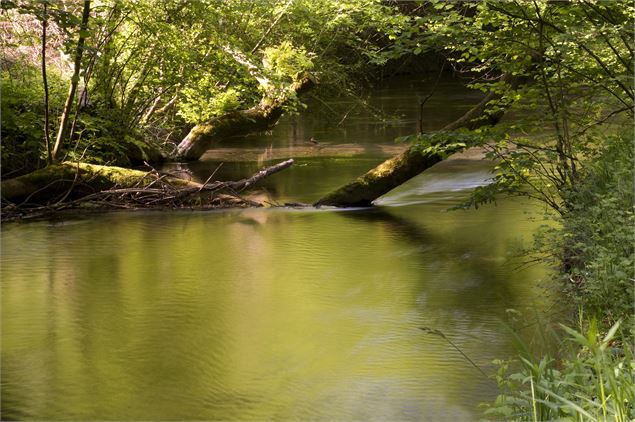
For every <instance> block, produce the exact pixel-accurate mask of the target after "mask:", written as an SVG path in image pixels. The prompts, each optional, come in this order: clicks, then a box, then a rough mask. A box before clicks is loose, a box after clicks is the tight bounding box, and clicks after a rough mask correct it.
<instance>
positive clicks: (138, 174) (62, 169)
mask: <svg viewBox="0 0 635 422" xmlns="http://www.w3.org/2000/svg"><path fill="white" fill-rule="evenodd" d="M147 175H148V173H147V172H145V171H140V170H132V169H127V168H123V167H114V166H101V165H97V164H88V163H72V162H63V163H60V164H52V165H50V166H47V167H45V168H43V169H40V170H36V171H34V172H31V173H28V174H25V175H23V176H19V177H16V178H14V179H9V180H3V181H2V183H1V185H0V196H2V199H3V200H5V201H9V202H13V203H19V202H28V203H32V204H44V203H47V202H50V201H54V200H61V199H62V198H65V197H67V198H74V197H78V196H83V195H88V194H91V193H94V192H99V191H102V190H105V189H110V188H112V187H114V186H119V187H130V186H135V185H139V184H140V182H141V184H143V180H144V178H145V177H146V176H147ZM151 180H152V179H148V182H147V183H150V182H151ZM170 183H173V184H175V185H179V186H188V185H189V184H193V183H192V182H189V181H187V180H183V179H178V178H170Z"/></svg>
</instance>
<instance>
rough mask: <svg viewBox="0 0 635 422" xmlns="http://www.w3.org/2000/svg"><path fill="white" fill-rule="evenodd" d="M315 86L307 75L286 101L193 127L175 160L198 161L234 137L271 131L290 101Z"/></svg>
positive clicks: (262, 103) (264, 102)
mask: <svg viewBox="0 0 635 422" xmlns="http://www.w3.org/2000/svg"><path fill="white" fill-rule="evenodd" d="M315 83H316V82H315V79H314V78H313V77H312V76H311V75H309V74H305V75H303V76H302V77H301V78H300V79H298V81H296V82H294V83H293V84H292V85H291V86H290V87H289V89H288V95H286V96H284V97H283V98H279V99H275V100H274V99H270V98H263V99H262V101H260V104H258V105H257V106H255V107H253V108H250V109H248V110H241V111H236V112H233V113H228V114H224V115H222V116H218V117H216V118H213V119H211V120H210V121H208V122H206V123H202V124H199V125H196V126H194V127H193V128H192V130H190V132H189V133H188V134H187V136H186V137H185V138H184V139H183V140H182V141H181V142H180V143H179V145H178V146H177V147H176V150H175V152H174V157H172V158H174V159H177V160H188V161H192V160H198V159H199V158H201V156H202V155H203V154H204V153H205V151H207V150H208V149H210V148H211V146H212V145H213V144H214V143H216V142H219V141H221V140H223V139H227V138H230V137H232V136H242V135H247V134H249V133H253V132H261V131H265V130H268V129H270V128H271V127H273V126H274V125H275V124H276V123H277V122H278V119H279V118H280V116H282V114H283V112H284V106H285V104H286V103H287V102H288V101H289V99H290V98H291V97H292V96H293V95H299V94H302V93H304V92H306V91H308V90H309V89H311V88H312V87H313V86H314V85H315Z"/></svg>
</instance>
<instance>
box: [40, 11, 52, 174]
mask: <svg viewBox="0 0 635 422" xmlns="http://www.w3.org/2000/svg"><path fill="white" fill-rule="evenodd" d="M43 6H44V11H43V14H42V82H43V83H44V142H45V143H46V164H51V162H52V161H53V160H52V155H51V137H50V135H49V85H48V81H47V79H46V27H47V25H48V3H47V2H44V3H43Z"/></svg>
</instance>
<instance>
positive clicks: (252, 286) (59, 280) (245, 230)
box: [2, 203, 543, 420]
mask: <svg viewBox="0 0 635 422" xmlns="http://www.w3.org/2000/svg"><path fill="white" fill-rule="evenodd" d="M520 208H521V207H519V206H517V205H516V204H513V203H510V204H506V205H504V206H502V207H498V208H494V207H489V208H485V209H483V210H479V211H478V212H476V213H469V214H468V213H445V212H443V209H442V208H441V207H419V208H418V207H402V208H399V207H397V208H386V209H378V210H358V211H352V212H328V211H327V212H324V211H312V212H308V211H273V210H270V211H267V210H247V211H244V212H231V213H191V214H189V213H188V214H183V213H177V214H168V215H166V214H155V213H146V214H139V215H119V214H115V215H107V216H101V217H98V218H91V219H90V220H85V221H80V222H79V223H78V224H62V225H55V226H48V225H47V224H46V223H36V224H29V225H25V226H21V225H14V226H9V227H6V228H4V229H3V237H2V248H3V252H4V253H3V262H2V276H3V277H2V279H3V282H2V305H3V306H2V312H3V334H2V340H3V353H2V368H3V377H2V383H3V385H2V386H3V389H2V394H3V399H4V400H3V413H4V414H7V415H10V416H11V415H13V416H15V417H18V416H20V415H22V416H24V415H27V416H28V417H30V418H38V419H92V418H100V419H163V420H165V419H192V418H198V419H208V420H209V419H211V420H215V419H267V420H269V419H329V420H331V419H340V420H341V419H346V420H348V419H380V420H394V419H412V420H470V419H472V418H473V417H474V415H475V406H476V404H477V403H478V402H479V401H481V400H485V399H491V398H492V396H493V395H494V394H495V389H494V386H493V385H492V383H491V381H490V380H487V379H484V378H483V377H482V376H481V375H480V374H479V373H478V371H476V370H475V369H474V368H473V367H471V365H470V364H469V363H468V362H466V361H465V360H464V359H463V358H462V357H461V356H460V354H459V353H457V352H456V351H455V350H453V349H452V348H451V347H450V346H449V345H448V344H447V343H446V342H444V341H441V340H440V339H439V338H436V337H433V336H426V335H424V334H423V333H422V332H420V331H419V330H418V327H420V326H432V327H435V328H437V329H441V330H442V331H443V332H444V333H446V335H448V337H449V338H451V339H452V341H453V342H454V343H456V344H457V345H458V346H459V347H461V349H462V350H463V351H465V353H467V354H468V355H469V356H470V357H471V358H472V359H473V360H474V361H475V362H477V364H478V365H479V366H482V367H483V368H485V369H486V370H491V369H492V368H491V366H490V361H491V360H492V359H493V358H496V357H500V356H501V355H504V354H505V353H506V352H507V351H508V350H509V349H508V348H509V344H508V342H507V338H506V337H505V336H504V335H502V334H501V332H500V329H499V326H498V318H499V317H501V316H502V315H503V313H504V309H505V308H506V307H513V306H515V305H517V304H520V303H522V301H523V300H524V298H526V297H527V296H528V295H533V294H535V293H534V292H533V288H532V285H533V282H534V281H535V280H536V279H537V278H540V277H542V275H543V273H542V270H539V269H535V268H534V269H530V270H527V271H523V272H517V271H515V270H513V269H512V267H511V266H510V265H508V263H507V256H506V251H507V246H508V241H509V240H510V237H513V236H510V235H509V234H510V233H514V232H516V233H522V234H524V235H526V234H528V233H529V231H530V230H531V227H530V226H529V225H527V224H526V223H523V222H522V218H521V217H522V213H521V209H520ZM493 222H495V225H494V224H493ZM486 227H489V228H486ZM492 227H497V229H496V230H493V229H492ZM510 227H513V228H514V230H508V229H509V228H510ZM483 232H488V233H489V237H488V239H487V240H486V241H484V237H483ZM13 251H15V253H13Z"/></svg>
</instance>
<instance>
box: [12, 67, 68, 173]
mask: <svg viewBox="0 0 635 422" xmlns="http://www.w3.org/2000/svg"><path fill="white" fill-rule="evenodd" d="M66 89H67V86H66V83H65V81H64V80H63V78H62V77H61V76H60V75H59V74H58V73H57V72H50V73H49V103H50V104H49V107H50V109H51V111H52V113H57V112H59V111H61V109H62V107H63V104H64V98H65V95H66ZM0 91H1V92H2V95H0V107H1V108H2V124H1V129H2V130H1V136H2V145H1V148H2V149H1V151H2V171H3V173H4V174H11V173H12V172H18V173H24V172H28V171H31V170H34V169H35V168H37V167H38V165H39V164H40V163H41V161H40V160H45V159H46V145H45V142H44V90H43V87H42V79H41V74H40V73H39V69H37V67H35V66H32V65H30V64H29V63H25V62H22V61H20V62H16V63H13V64H12V66H11V67H9V68H8V69H7V70H2V71H0ZM52 129H54V128H52Z"/></svg>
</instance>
